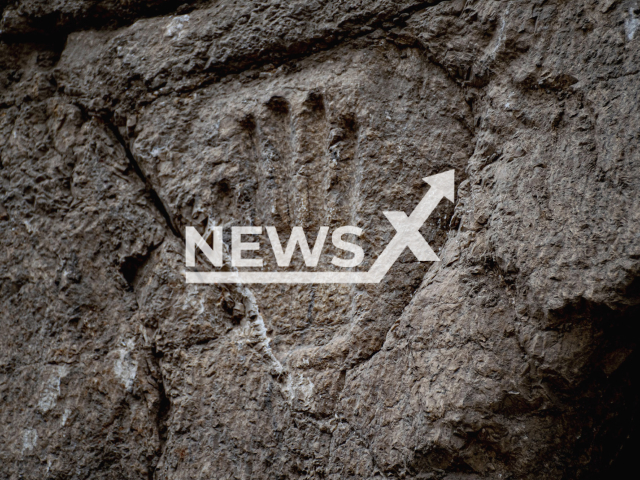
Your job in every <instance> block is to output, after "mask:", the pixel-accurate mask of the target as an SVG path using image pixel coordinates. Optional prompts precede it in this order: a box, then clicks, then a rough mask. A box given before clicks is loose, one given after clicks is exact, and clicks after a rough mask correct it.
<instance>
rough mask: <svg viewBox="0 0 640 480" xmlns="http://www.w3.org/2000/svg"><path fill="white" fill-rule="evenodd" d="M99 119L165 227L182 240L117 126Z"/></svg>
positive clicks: (171, 218) (102, 118) (106, 120)
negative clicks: (116, 142) (106, 128)
mask: <svg viewBox="0 0 640 480" xmlns="http://www.w3.org/2000/svg"><path fill="white" fill-rule="evenodd" d="M101 120H102V121H103V122H104V124H105V125H106V126H107V127H108V128H109V131H110V132H111V133H112V134H113V136H114V137H115V138H116V140H117V141H118V143H119V144H120V145H122V148H123V149H124V151H125V154H126V156H127V159H128V160H129V164H130V166H131V168H132V169H133V170H134V171H135V172H136V175H138V177H139V178H140V180H142V182H143V183H144V185H145V190H146V192H147V194H148V195H149V197H150V198H151V201H152V203H153V205H154V206H155V208H156V210H158V212H160V215H162V218H164V220H165V223H166V226H167V228H168V229H169V230H170V231H171V233H173V235H175V236H176V237H177V238H178V239H180V240H183V239H184V237H183V236H182V234H181V233H180V231H179V230H178V228H177V227H176V225H175V223H174V221H173V217H172V216H171V214H170V213H169V210H168V209H167V207H166V206H165V204H164V202H163V201H162V199H161V198H160V195H158V192H157V191H156V189H155V188H154V186H153V184H152V183H151V181H150V180H149V179H148V178H147V176H146V175H145V173H144V171H143V170H142V168H141V167H140V165H139V164H138V162H137V161H136V159H135V157H134V155H133V153H132V152H131V149H130V148H129V145H128V143H127V142H126V140H125V139H124V137H123V136H122V134H121V133H120V130H118V127H116V126H115V125H114V124H113V123H112V122H111V121H110V120H108V119H106V118H104V117H101Z"/></svg>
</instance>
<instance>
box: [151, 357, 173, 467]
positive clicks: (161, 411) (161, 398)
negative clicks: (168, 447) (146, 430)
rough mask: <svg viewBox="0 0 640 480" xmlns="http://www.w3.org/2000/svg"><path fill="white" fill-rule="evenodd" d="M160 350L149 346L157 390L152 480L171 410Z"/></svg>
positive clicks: (162, 449)
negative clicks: (155, 450) (156, 439)
mask: <svg viewBox="0 0 640 480" xmlns="http://www.w3.org/2000/svg"><path fill="white" fill-rule="evenodd" d="M162 356H163V354H162V352H159V351H158V350H157V349H156V346H155V345H153V346H152V347H151V361H152V362H153V364H154V369H155V371H156V373H157V378H156V379H155V380H156V385H157V391H158V405H157V409H156V410H155V423H156V430H157V432H158V450H157V452H156V458H155V459H154V461H153V462H152V464H151V465H150V467H149V472H148V478H149V480H153V479H154V478H155V473H156V468H157V461H158V460H159V459H160V458H162V455H164V446H165V444H166V442H167V436H168V435H167V434H168V420H169V413H170V410H171V401H170V400H169V397H167V393H166V390H165V388H164V380H163V379H162V369H161V368H160V359H161V358H162Z"/></svg>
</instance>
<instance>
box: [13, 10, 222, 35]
mask: <svg viewBox="0 0 640 480" xmlns="http://www.w3.org/2000/svg"><path fill="white" fill-rule="evenodd" d="M4 3H8V2H0V17H1V16H2V14H3V13H4V12H3V10H4V8H6V7H3V4H4ZM89 3H90V2H85V5H83V6H82V7H81V8H79V9H78V10H77V11H75V12H56V11H52V12H50V13H44V14H41V15H37V14H36V15H32V16H31V15H28V14H27V15H20V16H21V17H23V21H22V22H21V23H20V25H18V26H17V27H16V28H13V27H12V26H11V25H10V24H9V25H5V30H4V31H0V40H1V41H3V42H6V43H33V42H34V39H37V41H41V42H42V43H50V41H51V40H57V39H61V38H62V39H65V40H66V37H67V36H68V35H69V34H71V33H74V32H77V31H82V30H115V29H117V28H122V27H126V26H128V25H131V24H133V23H134V22H136V21H137V20H139V19H142V18H152V17H158V16H163V15H170V14H172V13H177V14H180V15H183V14H186V13H190V12H192V11H193V10H196V9H197V8H198V7H200V6H202V5H204V4H207V3H210V0H195V1H191V2H185V1H184V0H155V1H147V2H128V3H129V5H123V4H122V2H120V5H119V8H111V9H109V6H108V3H107V2H100V1H94V2H91V5H89V6H86V4H89ZM103 3H107V5H103ZM63 44H64V43H63Z"/></svg>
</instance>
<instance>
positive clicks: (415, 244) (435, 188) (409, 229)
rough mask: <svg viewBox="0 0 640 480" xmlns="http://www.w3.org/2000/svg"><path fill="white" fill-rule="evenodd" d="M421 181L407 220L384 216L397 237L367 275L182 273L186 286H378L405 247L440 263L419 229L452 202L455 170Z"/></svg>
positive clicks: (422, 258) (423, 259)
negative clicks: (423, 188)
mask: <svg viewBox="0 0 640 480" xmlns="http://www.w3.org/2000/svg"><path fill="white" fill-rule="evenodd" d="M423 180H424V181H425V182H427V183H428V184H429V185H430V186H431V188H430V189H429V191H428V192H427V194H426V195H425V196H424V197H423V198H422V200H421V201H420V203H419V204H418V205H417V206H416V208H415V209H414V210H413V212H411V215H410V216H408V217H407V215H406V214H405V213H404V212H383V213H384V215H385V216H386V217H387V219H388V220H389V221H390V222H391V224H392V225H393V227H394V228H395V229H396V234H395V236H394V237H393V239H392V240H391V242H389V244H388V245H387V247H386V248H385V249H384V251H383V252H382V253H381V254H380V256H379V257H378V258H377V259H376V261H375V263H374V264H373V265H372V266H371V269H369V271H368V272H237V271H233V272H185V274H186V277H187V283H380V281H381V280H382V279H383V278H384V276H385V275H386V274H387V272H388V271H389V269H390V268H391V267H392V265H393V264H394V263H395V262H396V260H397V259H398V257H399V256H400V255H401V254H402V252H403V251H404V249H405V248H406V247H409V249H410V250H411V251H412V252H413V254H414V255H415V256H416V258H417V259H418V260H419V261H421V262H439V261H440V259H439V258H438V256H437V255H436V254H435V252H434V251H433V249H432V248H431V247H430V246H429V244H428V243H427V241H426V240H425V239H424V237H423V236H422V235H420V227H422V225H423V224H424V222H426V221H427V219H428V218H429V215H431V213H432V212H433V210H434V209H435V208H436V207H437V206H438V204H439V203H440V201H441V200H442V198H443V197H444V198H447V199H449V200H451V201H452V202H453V201H454V200H455V183H454V180H455V176H454V170H448V171H446V172H443V173H439V174H437V175H432V176H430V177H426V178H424V179H423Z"/></svg>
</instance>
